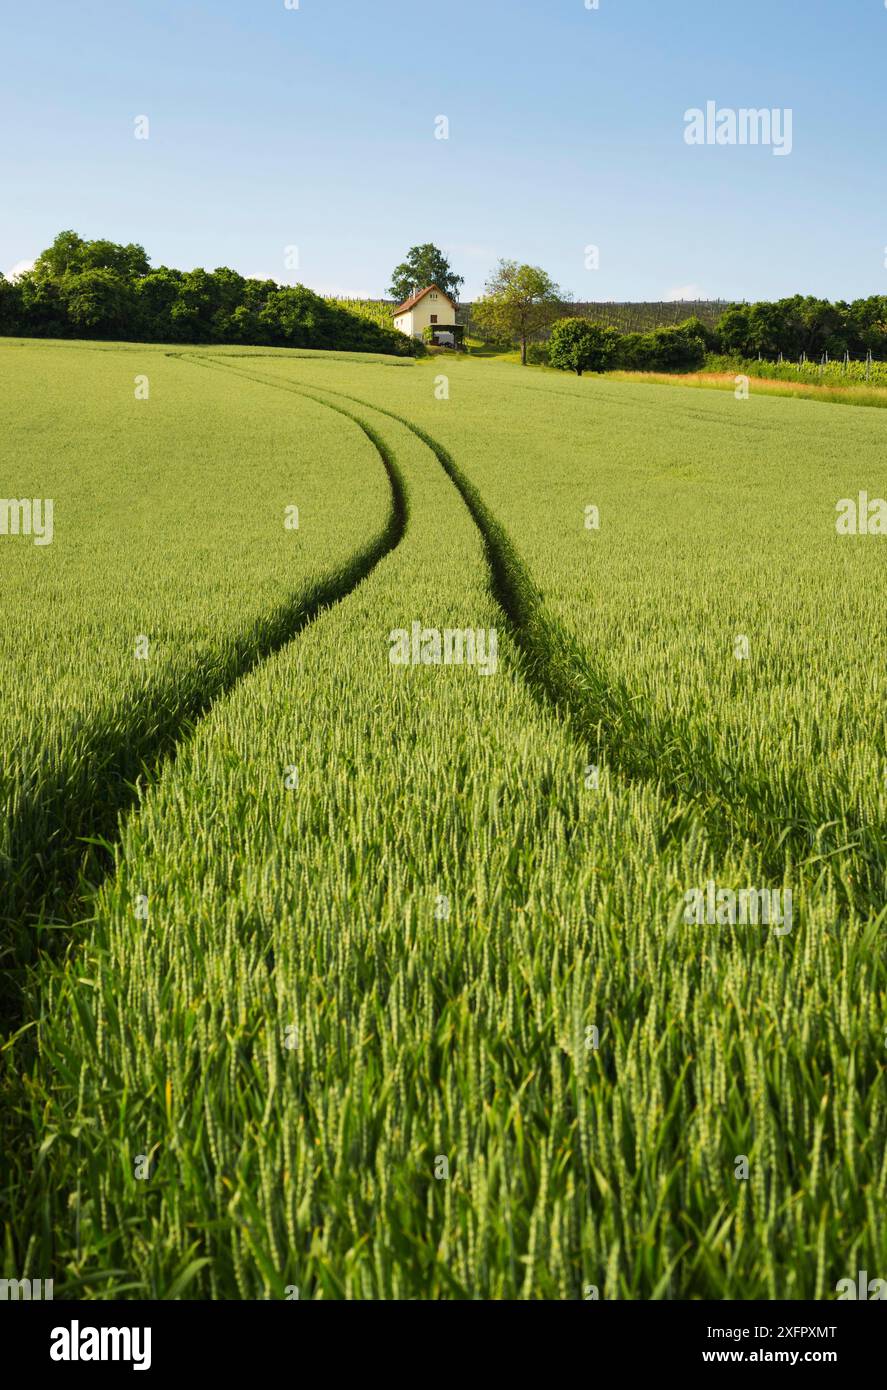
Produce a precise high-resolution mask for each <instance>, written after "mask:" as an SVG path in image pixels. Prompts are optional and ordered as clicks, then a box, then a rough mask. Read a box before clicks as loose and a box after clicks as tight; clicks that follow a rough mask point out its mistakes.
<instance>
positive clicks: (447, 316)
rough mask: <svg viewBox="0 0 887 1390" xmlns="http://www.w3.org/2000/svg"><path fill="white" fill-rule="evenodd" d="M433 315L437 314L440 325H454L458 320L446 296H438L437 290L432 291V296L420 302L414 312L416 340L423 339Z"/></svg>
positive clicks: (428, 295)
mask: <svg viewBox="0 0 887 1390" xmlns="http://www.w3.org/2000/svg"><path fill="white" fill-rule="evenodd" d="M435 296H436V297H435ZM432 314H437V322H438V324H439V325H443V324H447V323H454V322H455V319H456V316H455V314H454V312H453V308H452V305H451V304H450V301H449V300H448V299H447V298H446V297H445V296H444V295H442V294H437V292H436V290H432V291H431V294H426V296H425V298H424V299H420V300H419V303H418V304H417V305H416V307H415V309H414V310H413V336H414V337H415V338H421V337H422V334H423V333H424V331H425V329H426V328H428V327H429V326H430V324H431V315H432Z"/></svg>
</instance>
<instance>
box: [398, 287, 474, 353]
mask: <svg viewBox="0 0 887 1390" xmlns="http://www.w3.org/2000/svg"><path fill="white" fill-rule="evenodd" d="M394 327H395V328H397V329H399V330H400V332H401V333H406V335H407V337H408V338H420V339H421V338H422V337H423V335H424V332H425V329H426V328H431V329H432V330H433V333H434V341H435V342H440V343H441V344H442V345H444V346H446V347H455V344H456V341H457V339H458V334H457V333H456V332H455V328H456V305H455V303H454V301H453V300H452V299H450V296H449V295H448V294H444V292H443V290H441V289H438V287H437V285H429V286H428V288H427V289H424V290H418V291H417V293H416V294H413V295H411V296H410V298H409V299H405V300H404V302H403V304H399V305H398V307H397V308H396V309H395V311H394ZM448 339H449V341H447V340H448Z"/></svg>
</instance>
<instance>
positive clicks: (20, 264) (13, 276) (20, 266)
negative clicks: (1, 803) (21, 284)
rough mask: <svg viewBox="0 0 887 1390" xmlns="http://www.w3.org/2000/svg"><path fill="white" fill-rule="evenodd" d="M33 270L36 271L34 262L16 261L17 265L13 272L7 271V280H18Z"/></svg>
mask: <svg viewBox="0 0 887 1390" xmlns="http://www.w3.org/2000/svg"><path fill="white" fill-rule="evenodd" d="M33 269H34V262H33V261H16V263H15V265H14V266H13V267H12V269H11V270H7V272H6V278H7V280H17V279H18V277H19V276H20V275H24V274H25V271H27V270H33Z"/></svg>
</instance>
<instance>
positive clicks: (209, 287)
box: [0, 231, 421, 356]
mask: <svg viewBox="0 0 887 1390" xmlns="http://www.w3.org/2000/svg"><path fill="white" fill-rule="evenodd" d="M0 333H4V334H7V335H10V334H11V335H17V336H20V337H28V338H104V339H114V340H120V341H123V342H153V343H242V344H255V345H258V346H270V347H298V348H327V349H332V348H336V349H339V350H341V351H347V352H381V353H394V354H396V355H398V356H405V355H412V354H414V353H415V352H416V351H421V348H418V347H417V345H416V344H415V343H412V342H411V340H410V339H409V338H407V337H405V336H404V334H402V333H398V332H397V330H396V329H395V328H394V327H393V325H392V326H391V327H390V328H386V327H383V326H382V325H380V324H377V323H373V322H372V321H370V320H369V319H367V318H366V317H364V316H362V315H359V314H355V313H352V312H351V311H349V310H348V309H347V308H345V307H344V306H343V305H341V304H336V303H333V302H332V301H330V300H326V299H323V298H321V296H320V295H317V294H314V292H313V291H312V290H309V289H306V288H305V286H304V285H279V284H278V283H277V282H276V281H274V280H251V279H246V278H245V277H244V276H242V275H240V274H238V273H237V271H235V270H229V269H227V268H225V267H221V268H220V269H218V270H213V271H208V270H199V269H198V270H189V271H182V270H173V269H171V268H170V267H168V266H159V267H157V268H156V269H152V267H151V263H150V261H149V259H148V256H147V255H146V253H145V250H144V248H143V247H142V246H139V245H136V244H134V243H130V244H129V245H127V246H122V245H119V244H117V243H115V242H112V241H103V240H97V241H86V240H84V239H83V238H82V237H80V236H78V235H77V233H76V232H73V231H66V232H61V233H60V234H59V236H57V237H56V239H55V241H54V242H53V244H52V246H50V247H49V248H48V249H47V250H46V251H43V252H42V253H41V255H40V256H38V258H37V260H36V262H35V264H34V268H33V270H30V271H28V272H26V273H25V274H24V275H22V276H20V277H18V278H17V279H16V280H15V281H11V280H6V279H4V278H3V276H0Z"/></svg>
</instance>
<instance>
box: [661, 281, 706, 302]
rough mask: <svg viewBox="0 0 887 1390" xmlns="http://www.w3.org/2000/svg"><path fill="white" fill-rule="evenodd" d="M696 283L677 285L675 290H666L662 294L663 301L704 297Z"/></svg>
mask: <svg viewBox="0 0 887 1390" xmlns="http://www.w3.org/2000/svg"><path fill="white" fill-rule="evenodd" d="M704 298H705V296H704V295H703V294H702V291H701V290H700V288H699V286H698V285H678V287H677V289H675V290H668V291H667V293H666V294H665V296H664V302H665V303H668V302H670V301H671V300H674V299H704Z"/></svg>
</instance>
